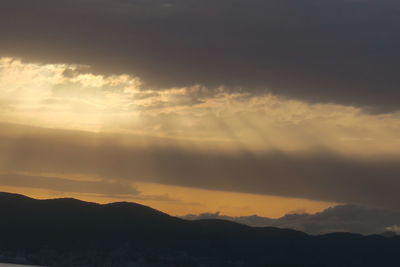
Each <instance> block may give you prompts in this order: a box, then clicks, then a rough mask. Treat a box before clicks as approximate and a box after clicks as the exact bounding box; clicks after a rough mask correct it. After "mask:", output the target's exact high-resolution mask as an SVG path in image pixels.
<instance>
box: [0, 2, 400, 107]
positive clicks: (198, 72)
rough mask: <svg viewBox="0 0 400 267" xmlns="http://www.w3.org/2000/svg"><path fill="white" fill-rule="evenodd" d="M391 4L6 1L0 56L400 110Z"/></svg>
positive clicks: (174, 83) (154, 81)
mask: <svg viewBox="0 0 400 267" xmlns="http://www.w3.org/2000/svg"><path fill="white" fill-rule="evenodd" d="M399 9H400V3H398V1H394V0H379V1H378V0H371V1H352V0H336V1H314V0H303V1H297V0H287V1H281V0H268V1H260V0H251V1H243V0H235V1H228V0H206V1H204V0H194V1H186V0H171V1H168V3H167V2H165V1H164V0H156V1H140V0H133V1H112V0H91V1H83V0H61V1H57V2H55V1H51V0H41V1H35V3H34V4H33V2H32V1H30V0H3V1H2V8H1V10H0V25H5V26H4V27H1V29H0V36H1V45H0V55H9V56H17V57H22V58H23V59H26V60H29V61H32V60H33V61H37V62H52V63H55V62H56V63H77V64H82V65H90V66H92V67H93V70H94V71H96V72H98V73H108V74H111V73H112V74H120V73H128V74H133V75H134V76H137V77H140V78H141V79H142V80H143V81H144V83H146V84H147V85H148V86H150V87H152V88H158V89H160V88H172V87H189V86H193V85H196V84H200V85H204V86H206V87H208V88H216V87H219V86H225V87H226V88H230V90H239V89H240V90H242V91H246V92H251V93H252V94H258V93H259V92H265V90H267V91H268V92H272V93H274V94H279V95H284V96H288V97H291V98H298V99H302V100H306V101H310V102H324V103H339V104H345V105H355V106H366V107H370V108H371V110H375V111H378V112H387V111H393V110H398V109H399V103H398V101H397V99H399V97H400V95H399V94H400V93H399V92H400V91H399V90H397V85H398V84H399V82H400V80H399V79H400V78H399V75H398V68H399V66H398V62H399V58H398V55H399V53H398V51H397V48H398V46H399V44H400V37H399V35H398V33H397V32H398V31H397V29H398V27H397V25H398V24H399V23H400V18H399V16H398V12H399Z"/></svg>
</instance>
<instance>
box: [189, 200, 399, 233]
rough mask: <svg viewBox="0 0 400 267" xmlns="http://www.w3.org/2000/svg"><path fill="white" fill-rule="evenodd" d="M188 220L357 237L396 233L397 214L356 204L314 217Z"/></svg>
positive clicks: (214, 216)
mask: <svg viewBox="0 0 400 267" xmlns="http://www.w3.org/2000/svg"><path fill="white" fill-rule="evenodd" d="M182 218H184V219H188V220H199V219H223V220H230V221H235V222H238V223H242V224H246V225H250V226H255V227H265V226H274V227H281V228H291V229H296V230H299V231H305V232H307V233H310V234H325V233H331V232H352V233H360V234H381V233H384V232H385V231H394V232H399V227H398V226H397V225H396V224H398V223H399V222H400V212H399V211H394V210H387V209H378V208H371V207H366V206H357V205H339V206H335V207H332V208H328V209H326V210H324V211H322V212H318V213H315V214H305V213H301V214H293V213H290V214H287V215H285V216H283V217H281V218H277V219H271V218H267V217H260V216H257V215H253V216H241V217H230V216H224V215H221V214H219V213H218V212H217V213H203V214H199V215H193V214H189V215H186V216H183V217H182Z"/></svg>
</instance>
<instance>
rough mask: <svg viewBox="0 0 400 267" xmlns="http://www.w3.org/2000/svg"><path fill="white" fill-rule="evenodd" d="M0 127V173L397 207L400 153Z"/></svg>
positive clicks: (399, 197)
mask: <svg viewBox="0 0 400 267" xmlns="http://www.w3.org/2000/svg"><path fill="white" fill-rule="evenodd" d="M1 127H2V130H3V131H2V134H1V135H0V169H1V170H3V171H4V172H24V173H26V172H29V173H61V174H63V177H65V175H66V174H81V175H87V176H90V177H93V176H96V177H101V178H102V179H105V180H113V181H115V180H117V181H121V182H140V181H141V182H151V183H159V184H167V185H180V186H186V187H194V188H204V189H213V190H221V191H233V192H246V193H254V194H268V195H277V196H286V197H298V198H306V199H312V200H321V201H332V202H337V203H355V204H364V205H372V206H381V207H386V208H394V209H399V206H398V203H399V201H400V196H399V194H398V190H397V188H398V187H399V186H400V184H399V183H400V180H399V177H400V168H399V166H400V164H399V163H400V162H399V158H398V156H390V155H387V156H382V155H377V156H368V157H348V156H346V155H341V154H338V153H334V152H332V151H328V150H323V149H318V150H315V151H310V152H307V153H305V152H298V153H286V152H279V151H261V152H260V151H257V152H252V151H249V150H229V149H228V150H219V149H212V147H210V146H208V147H204V145H201V144H197V145H196V143H193V144H191V145H190V143H187V144H183V143H179V142H178V143H177V142H172V141H170V142H164V141H165V139H159V141H158V142H157V139H158V138H155V137H153V138H152V139H151V140H153V141H151V142H148V143H147V142H146V141H143V140H146V139H143V140H142V141H140V137H137V139H136V138H135V136H126V137H125V138H124V136H118V135H107V134H94V133H86V132H74V131H65V130H52V129H43V128H42V129H40V128H30V127H23V126H19V127H17V126H13V125H6V124H2V125H1ZM9 133H12V134H9ZM141 138H144V137H141ZM128 140H131V141H128ZM132 140H134V141H132ZM147 141H149V140H147Z"/></svg>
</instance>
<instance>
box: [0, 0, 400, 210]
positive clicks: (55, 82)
mask: <svg viewBox="0 0 400 267" xmlns="http://www.w3.org/2000/svg"><path fill="white" fill-rule="evenodd" d="M399 12H400V3H398V1H394V0H379V1H378V0H335V1H333V0H262V1H261V0H250V1H249V0H230V1H227V0H212V1H211V0H171V1H167V0H113V1H111V0H68V1H67V0H57V1H54V0H51V1H50V0H2V3H1V8H0V25H1V26H0V190H1V191H9V192H16V193H22V194H26V195H29V196H33V197H38V198H49V197H50V198H54V197H65V196H68V197H70V196H72V197H76V198H80V199H85V200H90V201H96V202H101V203H104V202H110V201H135V202H139V203H142V204H146V205H150V206H152V207H154V208H156V209H160V210H162V211H164V212H167V213H169V214H172V215H184V214H188V213H192V214H194V213H207V212H216V211H220V212H221V213H223V214H225V215H228V216H245V215H252V214H258V215H260V216H267V217H271V218H278V217H281V216H283V215H285V214H287V213H293V212H300V213H301V212H310V213H315V212H318V211H322V210H324V209H326V208H328V207H332V206H335V205H338V204H356V205H364V206H370V207H377V208H385V209H392V210H399V209H400V206H399V204H398V203H400V195H399V194H398V188H400V101H399V99H400V90H399V88H398V85H399V84H400V83H399V82H400V76H399V75H398V71H399V69H400V68H399V65H398V64H399V62H400V60H399V59H400V58H399V55H400V53H398V47H399V45H400V37H399V35H398V25H400V16H399Z"/></svg>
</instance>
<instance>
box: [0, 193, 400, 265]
mask: <svg viewBox="0 0 400 267" xmlns="http://www.w3.org/2000/svg"><path fill="white" fill-rule="evenodd" d="M0 214H1V215H2V219H1V220H0V229H6V231H3V233H2V236H1V239H0V256H1V255H2V254H6V255H8V256H10V255H11V256H12V255H14V256H15V257H16V256H17V255H24V258H25V259H26V261H28V262H29V263H32V264H37V265H43V266H121V267H122V266H296V267H298V266H328V267H336V266H337V267H339V266H363V267H364V266H382V263H384V266H399V264H400V259H398V257H397V248H398V247H399V246H400V238H398V237H383V236H378V235H371V236H363V235H358V234H352V233H333V234H329V235H319V236H313V235H308V234H306V233H304V232H301V231H296V230H292V229H280V228H275V227H250V226H246V225H243V224H239V223H235V222H230V221H224V220H213V219H211V220H198V221H187V220H183V219H180V218H176V217H173V216H170V215H168V214H165V213H162V212H159V211H157V210H155V209H152V208H149V207H146V206H143V205H140V204H135V203H128V202H115V203H110V204H96V203H92V202H84V201H80V200H71V199H69V198H64V199H53V200H36V199H33V198H29V197H25V196H23V195H18V194H9V193H0ZM332 252H334V253H335V257H333V258H332ZM349 252H351V253H349ZM139 263H140V264H142V265H138V264H139ZM135 264H136V265H135ZM271 264H273V265H271ZM344 264H346V265H344Z"/></svg>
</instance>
